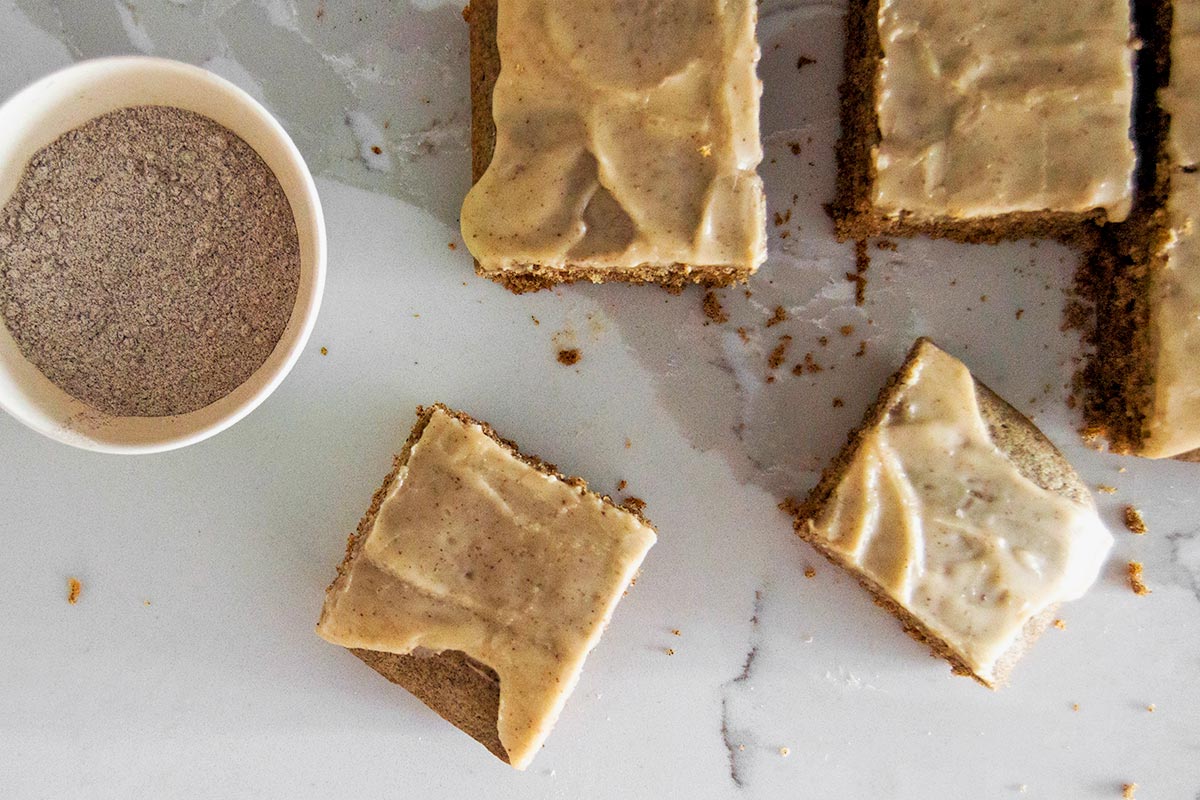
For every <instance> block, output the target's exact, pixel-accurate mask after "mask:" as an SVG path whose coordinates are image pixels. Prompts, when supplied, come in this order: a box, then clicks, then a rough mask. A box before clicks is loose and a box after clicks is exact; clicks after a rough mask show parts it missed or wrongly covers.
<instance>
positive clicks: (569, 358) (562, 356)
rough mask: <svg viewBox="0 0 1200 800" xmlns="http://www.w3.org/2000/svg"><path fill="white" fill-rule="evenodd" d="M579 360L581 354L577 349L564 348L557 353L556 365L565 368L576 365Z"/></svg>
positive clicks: (581, 356)
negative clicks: (558, 364)
mask: <svg viewBox="0 0 1200 800" xmlns="http://www.w3.org/2000/svg"><path fill="white" fill-rule="evenodd" d="M581 358H583V353H580V352H579V348H578V347H564V348H563V349H562V350H559V351H558V363H560V364H562V365H563V366H565V367H572V366H574V365H576V364H578V363H579V360H580V359H581Z"/></svg>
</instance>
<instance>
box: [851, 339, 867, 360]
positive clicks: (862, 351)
mask: <svg viewBox="0 0 1200 800" xmlns="http://www.w3.org/2000/svg"><path fill="white" fill-rule="evenodd" d="M866 354H867V340H866V339H863V340H861V341H859V343H858V349H857V350H855V351H854V357H855V358H862V357H863V356H865V355H866Z"/></svg>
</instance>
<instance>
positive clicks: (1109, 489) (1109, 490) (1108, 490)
mask: <svg viewBox="0 0 1200 800" xmlns="http://www.w3.org/2000/svg"><path fill="white" fill-rule="evenodd" d="M1096 491H1097V492H1103V493H1104V494H1116V493H1117V487H1115V486H1109V485H1107V484H1104V483H1102V484H1100V485H1099V486H1097V487H1096Z"/></svg>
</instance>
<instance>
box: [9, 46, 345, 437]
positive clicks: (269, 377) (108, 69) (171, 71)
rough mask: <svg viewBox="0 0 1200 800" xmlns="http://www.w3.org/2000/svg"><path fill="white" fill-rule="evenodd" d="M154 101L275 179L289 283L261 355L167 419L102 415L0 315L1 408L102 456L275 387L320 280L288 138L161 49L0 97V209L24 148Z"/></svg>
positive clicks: (315, 217)
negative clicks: (276, 328)
mask: <svg viewBox="0 0 1200 800" xmlns="http://www.w3.org/2000/svg"><path fill="white" fill-rule="evenodd" d="M136 105H165V106H175V107H177V108H184V109H188V110H189V111H195V112H196V113H199V114H203V115H204V116H206V117H209V118H210V119H213V120H215V121H217V122H219V123H220V124H222V125H224V126H225V127H226V128H229V129H230V130H231V131H233V132H234V133H236V134H237V135H238V136H240V137H242V139H244V140H245V141H246V143H247V144H249V145H250V146H251V147H252V148H254V149H255V150H256V151H257V152H258V154H259V155H260V156H262V159H263V160H264V161H265V162H266V163H267V166H268V167H270V168H271V170H272V171H273V172H274V173H275V175H276V177H277V178H278V179H279V183H280V185H281V186H282V187H283V191H284V192H285V193H286V194H287V198H288V201H289V202H290V203H291V206H292V213H293V215H294V216H295V218H296V231H297V233H298V234H299V237H300V287H299V291H298V292H297V295H296V305H295V308H294V309H293V311H292V317H291V320H290V321H289V322H288V324H287V327H286V328H285V329H284V332H283V337H282V338H281V339H280V340H279V344H277V345H276V346H275V350H274V351H273V352H272V353H271V355H270V357H269V358H267V360H266V362H264V363H263V365H262V366H261V367H259V368H258V371H256V372H255V373H254V374H253V375H251V376H250V378H249V379H248V380H247V381H246V382H245V383H243V384H242V385H241V386H239V387H238V388H237V389H235V390H234V391H233V392H232V393H230V394H229V395H227V396H226V397H224V398H222V399H220V400H218V401H217V402H215V403H213V404H212V405H210V406H207V407H205V408H202V409H199V410H197V411H193V412H191V413H189V414H181V415H179V416H174V417H113V416H109V415H106V414H103V413H101V412H99V411H96V410H95V409H93V408H91V407H90V406H87V405H85V404H83V403H81V402H80V401H78V400H76V399H75V398H73V397H71V396H70V395H68V394H67V393H66V392H64V391H63V390H61V389H59V388H58V387H57V386H55V385H54V384H53V383H51V382H50V380H49V379H48V378H46V376H45V375H43V374H42V373H41V372H40V371H39V370H38V369H37V368H36V367H34V366H33V364H31V363H30V362H29V361H28V360H27V359H26V358H25V357H24V356H23V355H22V354H21V351H20V349H19V348H18V347H17V344H16V342H14V341H13V338H12V335H11V334H10V333H9V331H8V328H7V326H5V325H3V324H2V323H0V408H3V409H4V410H5V411H7V412H8V413H9V414H11V415H13V416H14V417H16V418H17V419H18V420H20V421H21V422H23V423H24V424H26V425H28V426H29V427H30V428H33V429H34V430H35V431H37V432H38V433H41V434H44V435H46V436H49V437H50V438H52V439H57V440H58V441H60V442H65V443H67V444H70V445H74V446H76V447H82V448H85V449H88V450H98V451H102V452H108V453H153V452H159V451H162V450H172V449H174V448H177V447H184V446H186V445H189V444H194V443H195V442H199V441H201V440H203V439H206V438H208V437H209V436H212V435H214V434H216V433H219V432H221V431H223V430H225V429H226V428H228V427H229V426H230V425H232V424H233V423H235V422H237V421H238V420H240V419H241V418H242V417H244V416H246V415H247V414H249V413H250V412H251V411H252V410H254V408H255V407H256V406H257V405H258V404H259V403H261V402H262V401H263V400H265V399H266V398H267V396H268V395H269V394H271V392H272V391H274V390H275V387H277V386H278V385H279V384H280V382H281V381H282V380H283V379H284V377H286V376H287V374H288V372H289V371H290V370H291V368H292V365H293V364H295V363H296V359H297V358H299V356H300V351H301V350H302V349H303V348H304V345H305V342H307V341H308V336H309V334H310V333H311V332H312V328H313V324H314V323H315V322H316V319H317V310H318V308H319V307H320V305H321V292H322V291H323V289H324V286H325V220H324V217H323V216H322V214H321V201H320V198H318V197H317V188H316V186H315V185H314V184H313V180H312V175H311V174H310V173H309V171H308V167H307V166H305V164H304V159H303V157H301V155H300V151H299V150H297V149H296V146H295V144H293V143H292V140H291V138H290V137H289V136H288V135H287V133H286V132H285V131H284V130H283V128H282V126H280V124H279V123H278V122H276V121H275V118H274V117H272V116H271V115H270V114H269V113H268V112H267V110H266V109H264V108H263V107H262V106H261V105H259V103H258V102H257V101H255V100H254V98H252V97H251V96H250V95H248V94H246V93H245V92H243V91H242V90H241V89H239V88H238V87H236V86H234V85H233V84H232V83H230V82H229V81H226V80H224V79H223V78H219V77H217V76H216V75H213V74H212V73H211V72H208V71H207V70H203V69H200V68H199V67H193V66H191V65H188V64H182V63H180V62H177V61H168V60H165V59H160V58H139V57H132V58H103V59H97V60H95V61H85V62H82V63H79V64H76V65H74V66H72V67H68V68H67V69H64V70H62V71H61V72H56V73H54V74H52V75H49V76H47V77H45V78H42V79H41V80H39V81H37V82H36V83H34V84H32V85H31V86H29V87H28V88H26V89H24V90H22V91H21V92H19V93H18V94H16V95H14V96H13V97H12V98H11V99H9V100H8V101H7V102H6V103H4V105H2V106H0V207H2V206H3V205H4V204H5V203H6V202H7V201H8V199H9V198H10V197H12V195H13V192H14V191H15V190H16V188H17V185H18V183H19V182H20V179H21V175H22V173H23V172H24V170H25V165H26V164H27V163H28V162H29V159H30V157H31V156H33V154H34V153H36V152H37V151H38V150H40V149H41V148H42V147H45V146H46V145H47V144H49V143H50V142H52V141H54V140H55V139H57V138H58V137H59V136H61V135H62V134H63V133H66V132H67V131H69V130H71V129H72V128H76V127H78V126H80V125H82V124H83V123H85V122H87V121H88V120H90V119H93V118H95V117H97V116H100V115H101V114H105V113H108V112H110V111H115V110H116V109H119V108H125V107H128V106H136Z"/></svg>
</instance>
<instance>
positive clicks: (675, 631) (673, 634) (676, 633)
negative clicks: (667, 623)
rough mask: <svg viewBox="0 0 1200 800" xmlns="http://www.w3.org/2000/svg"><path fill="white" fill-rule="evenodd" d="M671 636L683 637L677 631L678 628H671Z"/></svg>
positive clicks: (679, 631)
mask: <svg viewBox="0 0 1200 800" xmlns="http://www.w3.org/2000/svg"><path fill="white" fill-rule="evenodd" d="M671 635H672V636H683V631H681V630H679V628H672V629H671Z"/></svg>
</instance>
